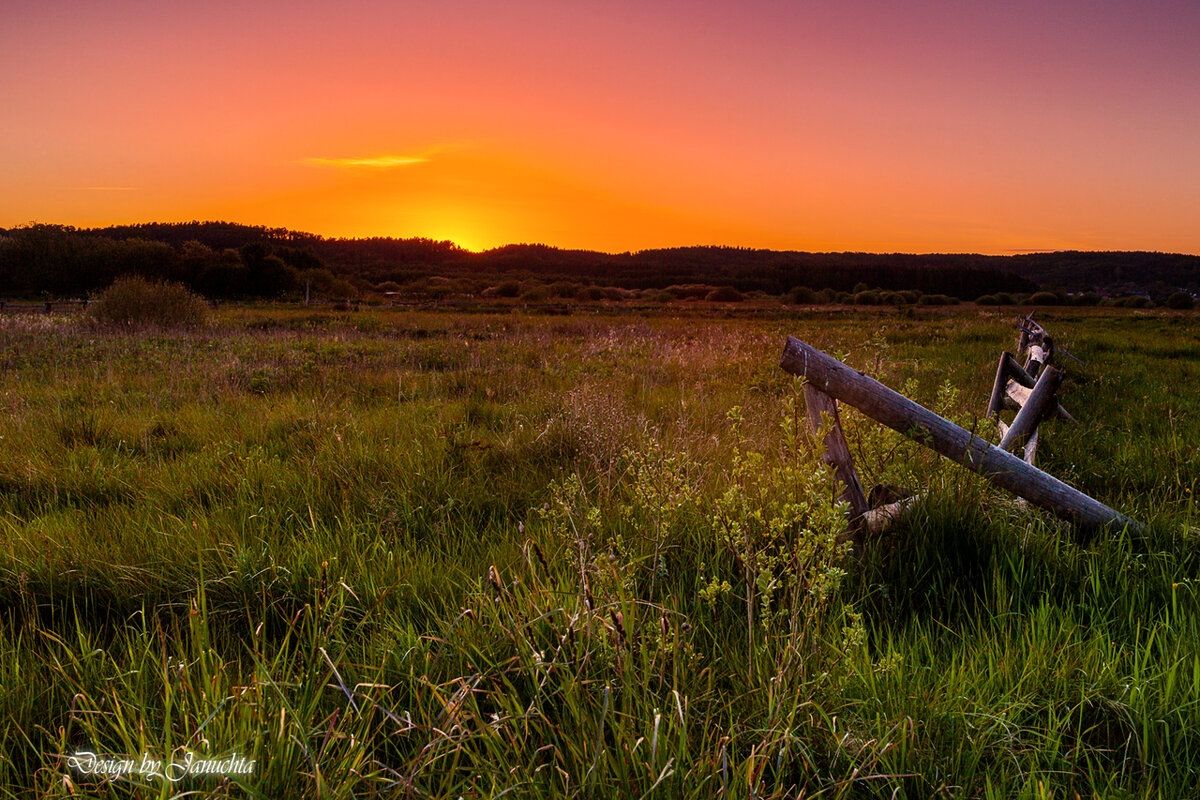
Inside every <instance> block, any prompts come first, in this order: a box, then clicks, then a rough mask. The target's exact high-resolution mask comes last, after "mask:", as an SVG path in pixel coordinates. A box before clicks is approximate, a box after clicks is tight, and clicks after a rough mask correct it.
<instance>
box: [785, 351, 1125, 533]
mask: <svg viewBox="0 0 1200 800" xmlns="http://www.w3.org/2000/svg"><path fill="white" fill-rule="evenodd" d="M779 365H780V367H782V368H783V369H784V370H786V371H787V372H790V373H792V374H793V375H798V376H800V377H802V378H805V379H806V380H807V381H808V382H809V383H811V384H812V385H813V386H815V387H816V388H817V389H819V390H821V391H822V392H824V393H826V394H828V395H831V396H832V397H834V398H836V399H838V400H841V401H842V402H844V403H849V404H850V405H852V406H854V407H855V408H857V409H858V410H859V411H861V412H863V413H864V414H866V415H867V416H868V417H870V418H871V419H873V420H875V421H876V422H880V423H882V424H884V425H887V426H888V427H889V428H892V429H893V430H896V431H899V432H900V433H903V434H904V435H906V436H909V437H910V438H913V439H916V440H917V441H919V442H921V443H922V444H925V445H926V446H928V447H930V448H932V449H933V450H935V451H937V452H939V453H941V454H942V455H944V456H946V457H947V458H950V459H953V460H954V461H957V462H958V463H960V464H962V465H963V466H965V467H967V468H968V469H970V470H973V471H975V472H978V473H979V474H981V475H983V476H984V477H985V478H987V479H988V480H990V481H991V482H992V483H995V484H996V485H997V486H999V487H1001V488H1002V489H1006V490H1008V491H1010V492H1012V493H1013V494H1016V495H1018V496H1020V497H1024V498H1025V499H1027V500H1029V501H1030V502H1031V503H1033V504H1034V505H1037V506H1040V507H1042V508H1045V509H1047V510H1049V511H1052V512H1053V513H1055V514H1057V515H1059V516H1060V517H1062V518H1064V519H1067V520H1070V521H1072V522H1074V523H1076V524H1078V525H1081V526H1084V527H1103V528H1122V527H1125V526H1132V527H1135V528H1136V527H1139V525H1138V523H1136V522H1134V521H1133V520H1131V519H1129V518H1128V517H1126V516H1125V515H1124V514H1121V513H1119V512H1117V511H1115V510H1113V509H1111V508H1109V507H1108V506H1106V505H1104V504H1103V503H1101V502H1099V501H1098V500H1095V499H1093V498H1091V497H1088V496H1087V495H1086V494H1084V493H1083V492H1081V491H1079V490H1078V489H1075V488H1073V487H1071V486H1068V485H1067V484H1065V483H1063V482H1062V481H1060V480H1059V479H1058V478H1055V477H1054V476H1053V475H1049V474H1047V473H1045V472H1042V471H1041V470H1040V469H1038V468H1037V467H1031V466H1030V465H1028V464H1026V463H1025V462H1024V461H1022V460H1021V459H1020V458H1017V457H1016V456H1015V455H1013V454H1012V453H1006V452H1004V451H1003V450H1001V449H1000V448H998V447H995V446H993V445H990V444H988V443H987V442H985V441H984V440H983V439H981V438H979V437H978V436H975V435H974V434H972V433H970V432H969V431H966V430H963V429H962V428H960V427H958V426H957V425H955V424H954V423H952V422H950V421H949V420H946V419H943V418H942V417H940V416H938V415H937V414H935V413H933V412H932V411H930V410H929V409H927V408H924V407H923V406H920V405H918V404H916V403H914V402H913V401H911V400H909V399H908V398H906V397H904V396H903V395H900V394H898V393H897V392H894V391H892V390H891V389H889V388H887V387H886V386H884V385H883V384H881V383H879V382H878V381H876V380H875V379H873V378H869V377H867V376H866V375H864V374H862V373H861V372H858V371H857V370H854V369H851V368H850V367H848V366H846V365H845V364H843V363H842V362H840V361H838V360H837V359H835V358H833V357H832V356H830V355H828V354H826V353H823V352H821V351H820V350H817V349H816V348H815V347H812V346H810V345H807V344H805V343H804V342H802V341H800V340H799V339H796V338H794V337H791V336H789V337H788V339H787V344H786V345H785V346H784V349H783V358H782V359H781V360H780V363H779Z"/></svg>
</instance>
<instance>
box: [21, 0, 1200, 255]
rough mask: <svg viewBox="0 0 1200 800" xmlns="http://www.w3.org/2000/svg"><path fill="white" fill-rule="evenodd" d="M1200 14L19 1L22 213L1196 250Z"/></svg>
mask: <svg viewBox="0 0 1200 800" xmlns="http://www.w3.org/2000/svg"><path fill="white" fill-rule="evenodd" d="M1198 35H1200V5H1197V4H1195V3H1191V2H1152V3H1142V4H1127V3H1117V2H1088V3H1084V2H1065V3H1054V4H1046V3H1034V2H1016V3H1004V4H985V3H962V2H951V1H950V0H946V1H945V2H942V1H940V0H922V2H913V3H908V4H903V5H901V4H885V3H874V2H861V1H856V2H848V3H840V4H817V3H779V2H772V1H770V0H755V1H754V2H747V3H740V4H729V3H717V2H695V3H676V2H648V3H647V2H639V3H633V2H628V3H625V2H617V3H604V4H576V3H561V2H549V1H548V0H546V1H544V2H543V1H541V0H517V2H509V3H460V2H446V3H420V4H417V3H392V2H367V1H364V2H346V3H338V4H325V3H320V2H298V3H295V2H293V3H281V2H266V3H260V4H240V3H239V4H234V3H231V2H206V3H191V4H167V3H150V2H142V0H117V1H115V2H112V3H103V4H99V3H97V4H77V3H68V2H65V1H64V0H48V1H43V2H31V1H29V0H16V1H15V2H13V3H9V4H6V11H5V24H4V26H3V29H2V31H0V75H3V82H2V83H0V108H2V109H3V111H0V114H2V115H3V122H4V128H3V130H4V134H3V136H2V137H0V226H2V227H9V226H15V225H20V224H24V223H28V222H33V221H37V222H55V223H65V224H71V225H77V226H95V225H107V224H119V223H133V222H148V221H184V220H192V219H199V220H206V219H222V220H230V221H236V222H242V223H247V224H261V225H268V226H273V227H274V226H279V227H288V228H293V229H297V230H304V231H309V232H313V233H319V234H324V235H327V236H355V237H357V236H395V237H412V236H425V237H430V238H437V239H444V238H449V239H452V240H454V241H456V242H458V243H459V244H460V245H462V246H465V247H468V248H472V249H481V248H488V247H494V246H498V245H502V244H506V243H511V242H544V243H547V244H552V245H557V246H561V247H570V248H589V249H599V250H607V251H618V252H619V251H625V250H638V249H644V248H651V247H664V246H676V245H691V244H729V245H741V246H751V247H769V248H776V249H802V250H863V251H885V252H891V251H909V252H914V251H915V252H930V251H956V252H961V251H971V252H987V253H1010V252H1020V251H1028V250H1047V249H1049V250H1054V249H1089V250H1117V249H1139V250H1163V251H1177V252H1187V253H1200V135H1198V134H1197V132H1198V131H1200V48H1198V47H1196V45H1195V42H1196V39H1197V36H1198Z"/></svg>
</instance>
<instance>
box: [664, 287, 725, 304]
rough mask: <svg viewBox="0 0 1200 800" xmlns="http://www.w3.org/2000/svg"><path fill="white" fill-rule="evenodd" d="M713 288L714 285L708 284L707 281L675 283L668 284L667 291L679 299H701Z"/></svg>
mask: <svg viewBox="0 0 1200 800" xmlns="http://www.w3.org/2000/svg"><path fill="white" fill-rule="evenodd" d="M714 288H716V287H714V286H709V285H708V284H707V283H683V284H678V283H677V284H672V285H671V286H668V287H667V291H668V292H670V293H671V294H673V295H675V296H676V297H677V298H679V299H680V300H701V299H703V298H705V297H707V296H708V295H709V293H710V292H711V291H712V290H713V289H714Z"/></svg>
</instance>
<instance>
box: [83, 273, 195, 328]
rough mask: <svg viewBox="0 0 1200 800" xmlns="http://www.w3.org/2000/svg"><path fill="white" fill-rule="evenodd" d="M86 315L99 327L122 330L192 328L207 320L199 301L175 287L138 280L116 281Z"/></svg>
mask: <svg viewBox="0 0 1200 800" xmlns="http://www.w3.org/2000/svg"><path fill="white" fill-rule="evenodd" d="M88 315H89V316H90V317H91V318H92V319H93V320H95V321H96V322H98V323H100V324H102V325H109V326H113V327H118V328H125V329H140V328H148V327H155V328H194V327H198V326H200V325H203V324H204V323H205V321H206V320H207V318H208V307H207V306H206V305H205V302H204V300H203V299H202V298H200V297H198V296H197V295H195V294H193V293H192V292H191V291H189V290H188V288H187V287H186V286H183V285H181V284H178V283H151V282H150V281H147V280H146V279H145V278H142V277H139V276H136V275H134V276H129V277H126V278H119V279H118V280H116V281H114V282H113V284H112V286H110V287H108V288H107V289H105V290H104V291H102V292H100V293H99V294H98V295H96V297H95V299H94V300H93V301H92V302H91V303H90V304H89V305H88Z"/></svg>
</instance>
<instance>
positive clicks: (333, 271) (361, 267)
mask: <svg viewBox="0 0 1200 800" xmlns="http://www.w3.org/2000/svg"><path fill="white" fill-rule="evenodd" d="M314 270H316V271H324V270H327V271H328V272H327V273H326V274H327V275H328V276H329V277H330V278H331V279H336V280H338V281H342V282H344V283H348V284H353V285H356V286H360V287H366V286H373V285H377V284H379V283H382V282H385V281H390V282H395V283H397V284H407V283H410V282H413V281H419V280H422V279H429V278H432V277H443V278H463V279H471V280H473V281H475V282H476V283H478V282H480V281H484V282H486V281H488V280H497V281H499V280H506V279H517V280H538V281H543V282H547V283H548V282H552V281H572V282H577V283H584V284H595V285H601V286H610V287H621V288H626V289H656V288H665V287H668V286H672V285H680V284H707V285H711V286H731V287H734V288H736V289H738V290H740V291H743V292H747V291H762V292H766V293H769V294H776V295H778V294H783V293H786V292H788V291H789V290H790V289H792V288H793V287H796V286H806V287H809V288H811V289H814V290H819V289H832V290H834V291H838V292H845V291H850V290H852V289H853V288H854V287H855V286H858V285H860V284H866V285H867V286H869V287H872V288H879V289H885V290H904V289H915V290H918V291H921V292H925V293H939V294H947V295H953V296H956V297H960V298H962V299H967V300H970V299H974V298H976V297H979V296H980V295H983V294H992V293H995V292H1000V291H1007V292H1013V293H1021V292H1032V291H1035V290H1036V289H1037V288H1039V286H1049V287H1055V288H1062V289H1066V290H1088V289H1101V290H1103V289H1107V288H1110V287H1120V288H1124V289H1126V290H1129V289H1135V290H1136V289H1146V290H1150V289H1152V288H1153V289H1156V290H1158V291H1160V292H1161V291H1165V290H1166V289H1168V288H1169V289H1172V290H1173V289H1174V288H1184V287H1191V288H1200V257H1198V256H1188V255H1172V254H1166V253H1100V252H1063V253H1036V254H1029V255H1015V256H984V255H976V254H924V255H916V254H905V253H886V254H880V253H807V252H796V251H774V250H760V249H750V248H740V247H679V248H669V249H659V250H643V251H640V252H636V253H619V254H610V253H598V252H593V251H586V250H563V249H560V248H556V247H550V246H547V245H542V244H513V245H507V246H504V247H499V248H495V249H493V250H487V251H485V252H482V253H472V252H470V251H467V250H463V249H462V248H460V247H458V246H456V245H455V244H454V243H453V242H449V241H437V240H433V239H423V238H412V239H392V238H382V237H379V238H368V239H331V238H325V237H322V236H317V235H314V234H310V233H303V232H298V231H291V230H287V229H283V228H267V227H262V226H249V225H239V224H235V223H228V222H187V223H147V224H143V225H124V226H112V227H107V228H92V229H76V228H71V227H67V226H58V225H35V226H29V227H23V228H14V229H12V230H9V231H3V230H0V293H5V294H21V293H24V294H30V293H37V292H49V293H52V294H53V293H57V294H71V293H76V294H78V293H82V292H86V291H91V290H93V289H95V288H97V287H99V286H103V285H107V283H108V282H109V281H111V280H112V278H113V277H114V276H115V275H117V274H121V273H122V272H130V271H132V272H138V273H141V274H146V275H147V276H149V277H166V278H170V279H173V280H181V281H184V282H186V283H189V284H191V285H192V286H194V287H195V288H197V289H198V290H200V291H203V292H205V293H207V294H210V295H224V296H274V295H277V294H280V293H285V292H288V291H294V290H295V287H296V285H297V280H298V277H299V276H300V275H301V273H304V274H305V275H306V276H307V277H306V278H305V280H307V281H308V282H311V280H312V279H313V276H314V275H315V274H316V273H314V272H313V271H314ZM306 271H307V272H306ZM322 280H324V278H322Z"/></svg>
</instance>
